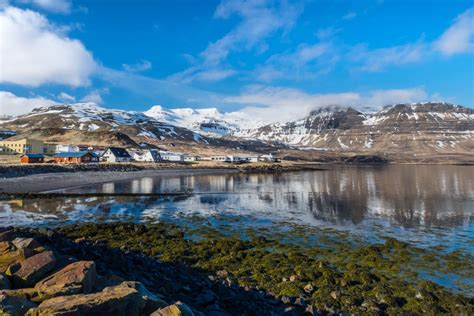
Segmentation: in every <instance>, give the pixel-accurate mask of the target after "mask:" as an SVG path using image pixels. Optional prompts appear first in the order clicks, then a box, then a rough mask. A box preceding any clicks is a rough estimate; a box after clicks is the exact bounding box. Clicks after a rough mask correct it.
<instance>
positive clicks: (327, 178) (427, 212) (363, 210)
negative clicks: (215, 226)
mask: <svg viewBox="0 0 474 316" xmlns="http://www.w3.org/2000/svg"><path fill="white" fill-rule="evenodd" d="M473 179H474V168H473V167H469V166H410V165H407V166H383V167H377V168H374V167H346V168H342V167H337V168H330V169H328V170H324V171H314V172H297V173H283V174H220V175H195V176H190V175H186V176H162V177H144V178H141V179H135V180H129V181H118V182H113V183H104V184H100V185H90V186H85V187H82V188H74V189H69V190H65V191H66V192H88V193H93V192H106V193H118V192H133V193H152V192H176V191H187V190H192V191H193V192H194V193H195V194H194V195H192V196H190V197H188V198H180V199H156V198H142V197H136V198H131V197H114V198H82V199H81V198H67V199H49V200H23V201H22V200H15V201H9V202H6V203H3V204H0V220H2V222H3V223H5V221H9V222H13V223H15V220H16V219H15V213H18V214H20V213H21V216H20V217H21V220H24V218H25V216H26V217H27V216H28V214H30V215H29V216H31V217H32V218H34V222H35V223H37V222H38V221H39V222H41V219H38V216H39V215H46V214H47V215H49V217H48V220H52V219H51V217H50V215H54V216H55V218H56V219H57V220H61V221H75V220H85V219H94V220H108V219H112V218H117V217H120V216H126V217H131V218H134V219H142V218H155V219H159V218H161V217H164V216H165V217H166V216H173V215H176V214H179V215H190V214H199V215H202V216H211V215H216V214H233V215H238V216H240V215H244V216H251V217H252V218H255V219H257V220H278V221H292V222H296V223H299V224H308V225H314V226H325V225H326V226H327V225H338V226H359V227H362V228H364V229H370V223H373V221H374V220H376V221H377V225H382V226H394V227H400V228H404V229H407V228H408V229H415V230H416V229H419V228H426V227H441V228H446V229H450V228H456V227H464V228H466V227H468V230H470V231H471V230H472V225H473V215H474V187H473V186H474V180H473ZM2 209H3V211H2ZM17 220H19V219H17Z"/></svg>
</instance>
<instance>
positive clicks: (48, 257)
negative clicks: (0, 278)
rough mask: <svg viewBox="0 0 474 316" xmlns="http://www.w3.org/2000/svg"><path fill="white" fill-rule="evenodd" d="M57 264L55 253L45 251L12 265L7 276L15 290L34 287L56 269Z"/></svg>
mask: <svg viewBox="0 0 474 316" xmlns="http://www.w3.org/2000/svg"><path fill="white" fill-rule="evenodd" d="M55 263H56V258H55V257H54V254H53V252H52V251H45V252H42V253H39V254H36V255H34V256H32V257H29V258H26V259H25V260H23V261H20V262H19V263H16V264H14V265H11V266H10V267H8V269H7V271H6V274H7V275H9V276H10V278H11V280H12V283H13V286H14V287H15V288H23V287H32V286H34V285H35V284H36V282H38V281H39V280H41V278H43V277H44V276H45V275H46V274H47V273H48V272H50V271H52V270H53V269H54V267H55Z"/></svg>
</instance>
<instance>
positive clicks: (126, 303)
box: [26, 282, 144, 316]
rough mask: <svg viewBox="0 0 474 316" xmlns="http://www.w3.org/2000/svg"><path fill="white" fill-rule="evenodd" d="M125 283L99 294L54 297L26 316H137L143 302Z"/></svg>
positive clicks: (135, 291) (108, 288) (137, 293)
mask: <svg viewBox="0 0 474 316" xmlns="http://www.w3.org/2000/svg"><path fill="white" fill-rule="evenodd" d="M127 283H128V282H124V283H122V284H120V285H117V286H112V287H107V288H105V289H103V290H102V292H99V293H93V294H76V295H70V296H58V297H54V298H51V299H48V300H45V301H43V302H42V303H41V304H40V305H39V306H38V307H37V308H34V309H30V310H29V311H28V313H27V314H26V315H30V316H40V315H41V316H42V315H68V316H75V315H77V316H82V315H117V316H129V315H139V314H140V307H141V306H143V305H144V304H143V301H142V300H141V297H140V294H139V292H138V291H137V290H136V289H134V288H133V287H131V286H129V284H127Z"/></svg>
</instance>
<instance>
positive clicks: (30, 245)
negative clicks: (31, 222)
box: [12, 237, 41, 250]
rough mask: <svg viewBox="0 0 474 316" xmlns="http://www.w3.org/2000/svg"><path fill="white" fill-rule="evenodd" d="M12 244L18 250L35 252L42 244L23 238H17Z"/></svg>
mask: <svg viewBox="0 0 474 316" xmlns="http://www.w3.org/2000/svg"><path fill="white" fill-rule="evenodd" d="M12 244H14V245H15V247H16V248H18V249H31V250H34V249H36V248H40V247H41V244H40V243H39V242H37V241H36V240H34V239H33V238H22V237H17V238H15V239H13V240H12Z"/></svg>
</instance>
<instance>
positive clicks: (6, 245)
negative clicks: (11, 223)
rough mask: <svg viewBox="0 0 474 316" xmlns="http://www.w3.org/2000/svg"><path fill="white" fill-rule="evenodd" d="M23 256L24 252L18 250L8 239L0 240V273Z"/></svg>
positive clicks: (23, 257)
mask: <svg viewBox="0 0 474 316" xmlns="http://www.w3.org/2000/svg"><path fill="white" fill-rule="evenodd" d="M25 258H26V257H25V253H24V252H21V251H19V250H18V249H17V248H16V247H15V245H14V244H12V243H11V242H9V241H0V273H3V272H5V271H6V270H7V269H8V267H9V266H10V265H11V264H13V263H16V262H19V261H21V260H24V259H25Z"/></svg>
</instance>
